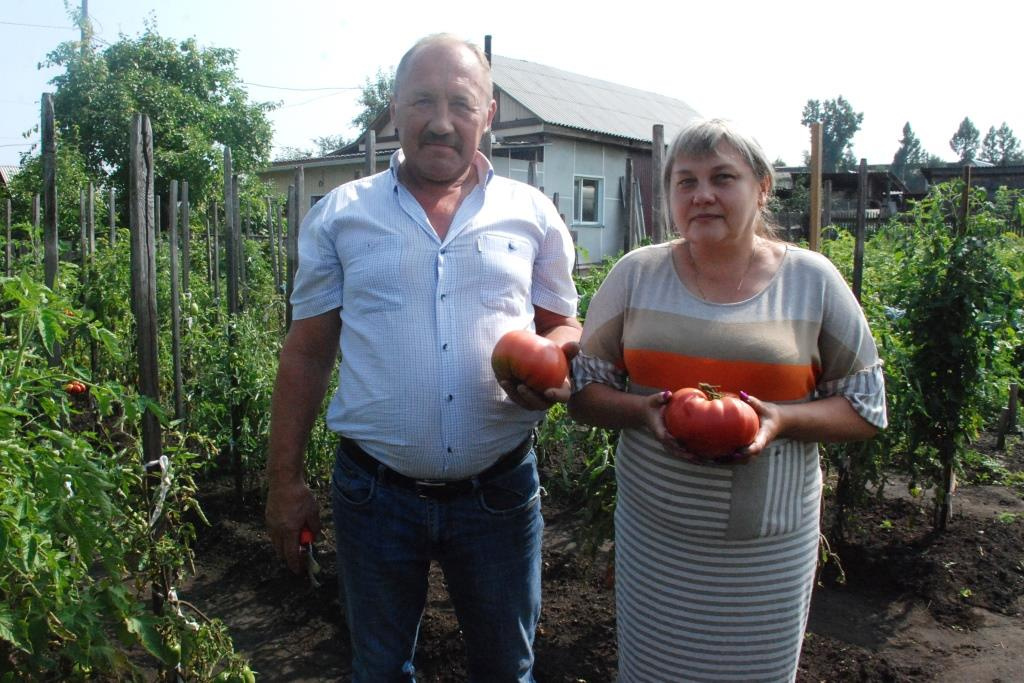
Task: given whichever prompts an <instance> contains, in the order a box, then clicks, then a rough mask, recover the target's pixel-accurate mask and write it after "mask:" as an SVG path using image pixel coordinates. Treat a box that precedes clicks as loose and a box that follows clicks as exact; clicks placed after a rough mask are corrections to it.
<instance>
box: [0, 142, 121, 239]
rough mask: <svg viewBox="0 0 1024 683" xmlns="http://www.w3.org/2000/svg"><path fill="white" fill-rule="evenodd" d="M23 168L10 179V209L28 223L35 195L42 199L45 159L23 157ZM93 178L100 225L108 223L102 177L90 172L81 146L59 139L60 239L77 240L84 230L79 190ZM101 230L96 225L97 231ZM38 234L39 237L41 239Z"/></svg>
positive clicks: (58, 204) (16, 216) (19, 219)
mask: <svg viewBox="0 0 1024 683" xmlns="http://www.w3.org/2000/svg"><path fill="white" fill-rule="evenodd" d="M21 163H22V167H21V171H19V172H18V174H17V175H16V176H14V178H13V179H12V180H11V185H10V192H11V209H12V213H13V216H14V220H15V221H24V222H26V223H28V222H31V220H32V204H33V202H34V198H35V196H36V195H37V194H38V195H40V199H39V201H40V204H41V203H42V201H43V200H42V191H43V160H42V157H41V156H39V155H35V156H29V155H25V156H23V157H22V161H21ZM90 181H92V182H93V189H94V204H93V211H94V215H95V218H96V222H97V224H98V225H105V224H106V223H105V216H106V206H107V203H106V193H105V192H103V191H101V190H102V187H101V186H100V183H101V182H102V180H101V179H100V178H97V177H96V176H90V173H89V172H88V170H87V169H86V164H85V159H84V158H83V157H82V153H81V151H79V149H78V146H77V145H76V144H74V143H73V142H71V141H68V140H65V139H59V140H58V141H57V230H58V233H59V235H60V239H61V240H62V241H64V242H65V243H70V244H77V243H78V238H79V232H80V230H81V224H80V212H79V208H80V207H79V198H80V195H79V192H80V190H83V189H84V190H85V191H86V192H88V190H89V182H90ZM39 212H40V229H42V212H43V208H42V206H40V209H39ZM99 231H101V229H100V228H99V227H97V232H99ZM38 237H39V236H38V235H37V236H36V239H37V240H38Z"/></svg>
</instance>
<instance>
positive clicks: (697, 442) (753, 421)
mask: <svg viewBox="0 0 1024 683" xmlns="http://www.w3.org/2000/svg"><path fill="white" fill-rule="evenodd" d="M760 424H761V422H760V420H759V419H758V417H757V413H756V412H754V409H753V408H751V407H750V406H749V405H748V404H746V403H744V402H743V401H741V400H740V399H739V397H737V396H733V395H732V394H724V395H723V394H719V393H718V392H716V391H715V390H714V387H712V386H709V385H707V384H702V385H701V388H700V389H694V388H693V387H685V388H683V389H680V390H678V391H676V392H675V393H673V394H672V398H671V400H669V402H668V405H666V406H665V428H666V429H668V432H669V434H671V435H672V436H674V437H675V438H676V439H678V440H679V441H680V443H681V444H682V445H683V447H684V448H686V450H688V451H689V452H691V453H693V454H694V455H699V456H701V457H704V458H719V457H722V456H724V455H729V454H731V453H734V452H736V450H737V449H740V448H743V447H744V446H746V445H748V444H749V443H750V442H751V441H753V440H754V437H755V436H757V429H758V427H759V426H760Z"/></svg>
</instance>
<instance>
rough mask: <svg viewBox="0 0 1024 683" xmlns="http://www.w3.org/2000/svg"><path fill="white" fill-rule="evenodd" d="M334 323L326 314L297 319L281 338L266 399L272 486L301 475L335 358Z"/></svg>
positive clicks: (334, 320)
mask: <svg viewBox="0 0 1024 683" xmlns="http://www.w3.org/2000/svg"><path fill="white" fill-rule="evenodd" d="M338 327H340V326H339V325H338V324H337V323H336V318H333V319H332V318H331V317H330V316H327V317H324V318H321V319H320V320H309V321H305V320H304V321H297V322H295V323H293V329H292V331H291V332H289V336H288V338H287V339H286V340H285V343H284V348H283V349H282V350H281V355H280V359H279V362H278V368H277V378H276V381H275V383H274V394H273V396H272V397H271V401H270V444H269V446H270V448H269V454H268V456H267V477H268V478H269V480H270V483H271V484H274V483H284V482H287V481H301V480H302V478H303V475H304V472H305V465H304V456H305V452H306V445H307V443H308V442H309V435H310V432H311V431H312V429H313V423H314V422H316V418H317V416H318V415H319V413H320V406H321V404H322V403H323V399H324V394H325V393H326V392H327V387H328V385H329V384H330V378H331V372H332V370H333V369H334V364H335V361H336V360H337V343H338V342H337V339H338V337H337V334H338Z"/></svg>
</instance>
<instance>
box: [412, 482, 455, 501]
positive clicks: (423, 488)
mask: <svg viewBox="0 0 1024 683" xmlns="http://www.w3.org/2000/svg"><path fill="white" fill-rule="evenodd" d="M447 486H448V482H446V481H430V480H429V479H416V480H415V481H413V487H414V490H415V491H416V495H417V496H419V497H420V498H436V497H437V494H438V493H439V492H441V491H444V489H445V487H447Z"/></svg>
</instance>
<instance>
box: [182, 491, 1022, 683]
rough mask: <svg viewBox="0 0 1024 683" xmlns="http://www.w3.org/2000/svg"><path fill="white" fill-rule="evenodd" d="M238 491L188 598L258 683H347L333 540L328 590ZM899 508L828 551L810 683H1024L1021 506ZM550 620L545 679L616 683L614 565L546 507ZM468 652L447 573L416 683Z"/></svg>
mask: <svg viewBox="0 0 1024 683" xmlns="http://www.w3.org/2000/svg"><path fill="white" fill-rule="evenodd" d="M230 490H231V489H230V488H229V487H224V489H223V490H221V491H219V492H218V491H217V490H216V487H212V488H211V491H212V492H211V493H209V494H206V495H204V500H203V506H204V509H205V510H206V513H207V516H208V518H209V519H210V522H211V527H209V528H207V529H202V530H200V538H199V542H198V544H197V547H196V553H197V575H196V577H195V578H194V579H193V580H191V581H189V582H188V583H187V584H186V585H185V586H183V587H182V591H181V593H182V595H183V597H186V596H187V598H186V599H188V600H190V601H192V602H193V603H195V604H197V605H200V606H201V607H202V609H203V610H204V612H205V613H206V614H208V615H210V616H215V617H219V618H221V619H222V620H224V621H225V622H226V623H227V624H228V625H229V627H230V630H231V634H232V636H233V638H234V642H235V646H236V648H237V649H238V650H239V651H241V652H243V653H244V654H245V655H247V656H248V657H249V658H250V659H251V661H252V666H253V669H254V670H255V671H257V672H258V674H259V677H260V679H261V680H265V681H273V682H275V683H277V682H285V681H287V682H300V681H310V682H312V681H317V682H319V681H334V680H346V679H347V677H348V675H349V673H350V671H349V664H348V661H349V648H348V640H347V638H348V633H347V629H346V627H345V625H344V623H343V620H342V618H341V615H340V609H339V605H338V598H337V594H336V590H335V587H334V582H333V580H332V579H333V575H334V558H333V556H332V549H333V539H332V537H331V536H330V529H329V525H328V524H327V522H328V520H327V519H325V529H327V530H328V531H327V535H326V537H325V538H324V539H323V541H322V542H321V543H320V547H321V555H320V559H321V563H322V565H323V574H322V577H323V586H322V587H320V588H317V589H314V588H312V587H310V586H309V585H308V584H307V583H305V582H304V581H302V580H299V579H296V578H294V577H292V576H291V575H290V574H288V573H287V572H285V571H284V570H283V569H282V567H281V566H280V564H279V563H278V561H277V559H276V558H275V557H273V555H272V552H271V550H270V547H269V545H268V544H267V542H266V539H265V536H264V532H263V528H262V508H261V504H260V502H259V501H258V496H257V494H256V493H252V494H250V497H249V498H250V499H249V502H247V503H245V504H243V505H238V504H236V503H235V502H234V498H233V496H232V495H231V493H230ZM891 492H892V493H893V494H894V496H893V497H891V498H887V499H886V500H884V501H882V502H881V503H879V504H878V505H877V506H875V507H874V508H872V509H870V510H867V511H864V512H863V513H861V514H859V515H858V517H857V518H856V519H855V520H854V523H853V524H852V525H851V532H850V537H849V539H848V542H847V543H846V544H843V545H842V546H840V547H833V548H832V550H833V552H836V553H837V554H838V555H839V557H840V560H841V563H842V566H843V569H844V570H845V574H846V583H845V584H840V583H838V582H837V581H836V578H837V572H836V570H835V563H834V562H833V563H830V564H828V565H826V568H825V570H824V571H823V573H822V579H821V584H820V585H819V587H818V589H817V591H816V594H815V597H814V600H813V603H812V609H811V619H810V624H809V627H808V635H807V639H806V641H805V646H804V652H803V656H802V658H801V665H800V674H799V678H798V680H799V681H801V682H811V681H815V682H816V681H829V682H830V683H832V682H838V681H948V682H949V683H954V682H955V683H961V682H962V681H993V682H994V681H1006V682H1009V681H1020V680H1022V679H1024V674H1022V672H1024V620H1022V618H1021V616H1022V613H1024V597H1022V596H1024V501H1022V500H1021V497H1020V495H1018V494H1017V493H1015V492H1014V491H1013V490H1012V489H1008V488H1005V487H984V486H981V487H967V488H962V489H961V490H960V491H959V493H958V497H957V511H958V514H957V516H956V517H955V518H954V520H953V522H952V524H951V526H950V529H949V530H948V531H947V533H945V534H943V535H941V536H936V535H934V534H932V533H931V531H930V523H929V521H930V520H929V502H928V501H923V500H918V499H913V498H910V497H909V496H907V495H904V494H902V493H900V487H898V486H893V487H891ZM545 505H546V507H545V517H546V520H547V530H546V536H545V550H544V553H545V554H544V562H545V563H544V612H543V616H542V621H541V625H540V630H539V632H538V635H537V679H538V681H540V682H541V683H545V682H566V683H579V682H581V681H584V682H586V683H602V682H606V681H613V680H614V679H615V671H616V668H615V666H616V664H615V657H616V650H615V619H614V598H613V591H611V590H608V589H607V588H606V587H605V586H604V585H603V584H604V581H603V579H604V568H605V565H604V562H603V561H602V560H598V561H597V562H596V563H589V562H587V561H586V560H585V559H584V558H583V557H581V556H580V553H579V552H578V550H577V548H576V544H575V542H574V541H573V538H574V532H575V529H576V526H577V524H578V522H577V517H576V516H575V515H574V514H573V513H572V512H571V511H565V510H561V509H559V508H558V505H557V503H556V502H554V501H547V502H546V503H545ZM462 662H463V654H462V645H461V640H460V637H459V633H458V625H457V623H456V621H455V618H454V614H453V612H452V609H451V606H450V604H449V603H448V601H447V596H446V594H445V591H444V588H443V581H442V578H441V576H440V574H439V572H437V571H435V572H434V573H433V574H432V577H431V592H430V597H429V604H428V608H427V612H426V614H425V616H424V621H423V628H422V632H421V636H420V645H419V649H418V653H417V668H418V671H419V675H418V679H419V680H421V681H438V682H440V681H445V682H447V681H463V680H465V669H464V665H463V663H462Z"/></svg>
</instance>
